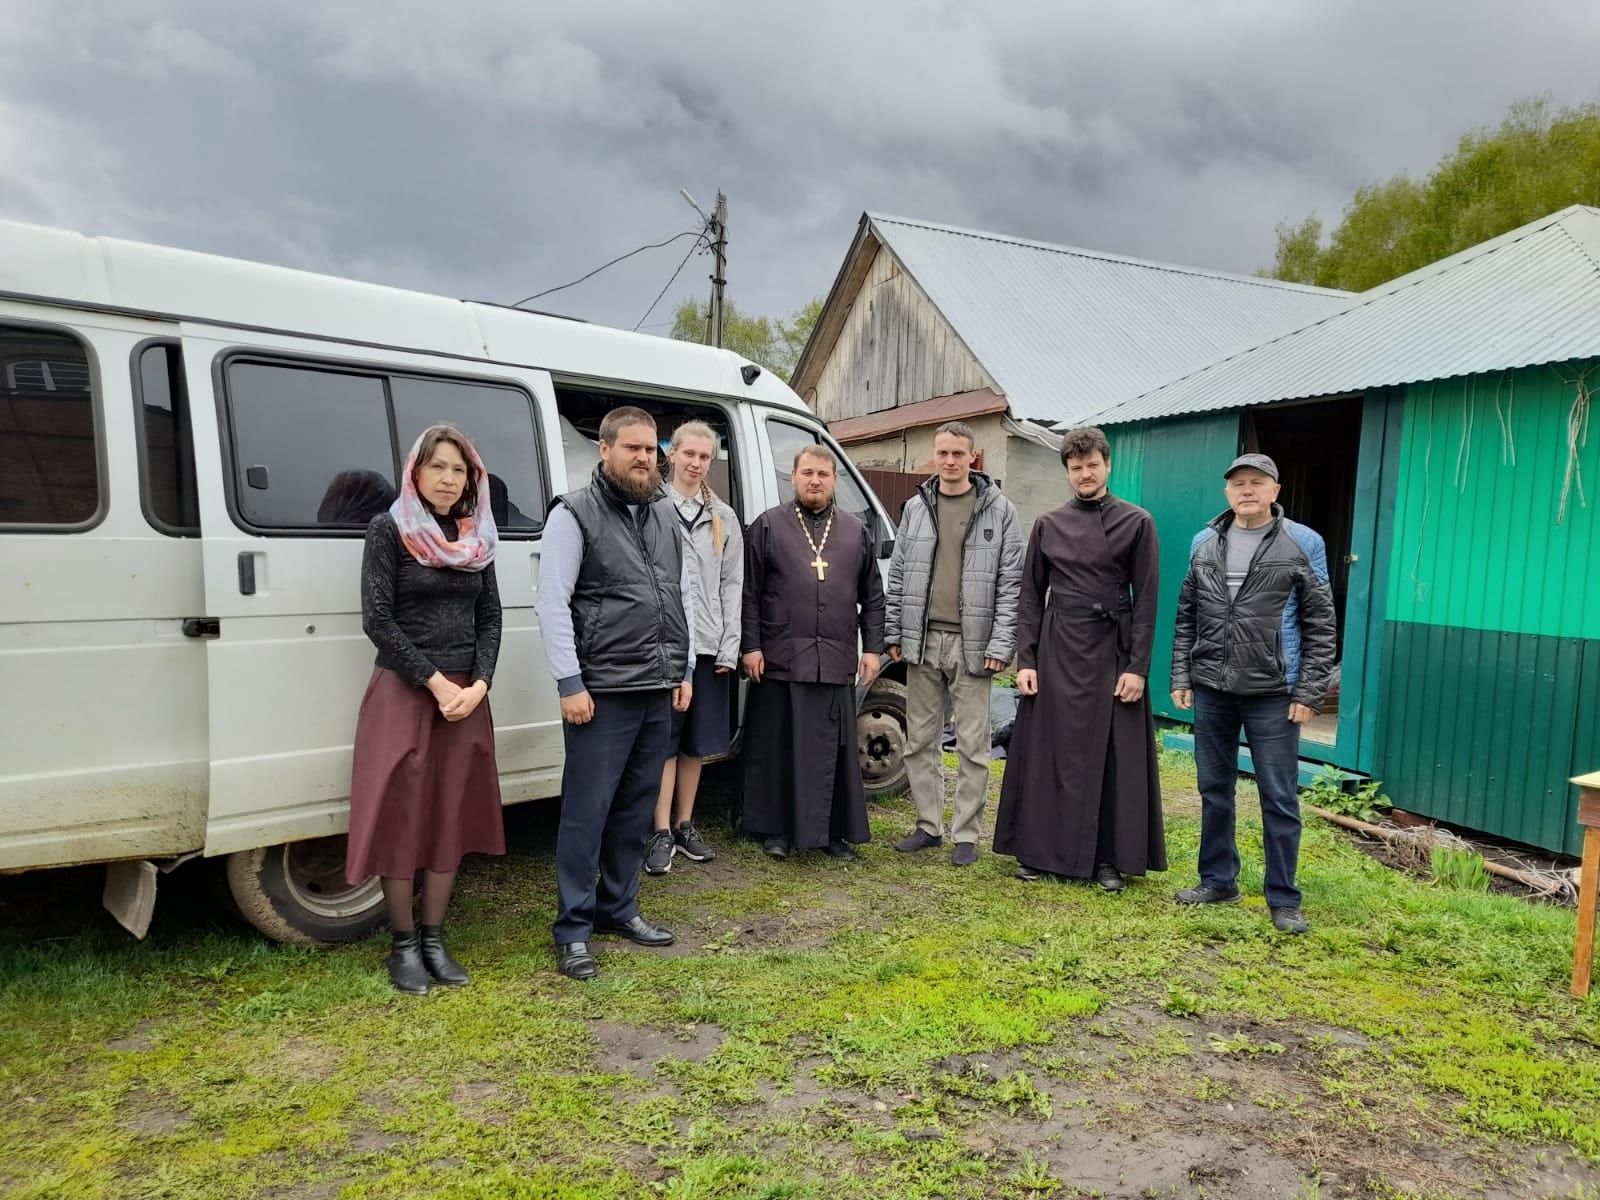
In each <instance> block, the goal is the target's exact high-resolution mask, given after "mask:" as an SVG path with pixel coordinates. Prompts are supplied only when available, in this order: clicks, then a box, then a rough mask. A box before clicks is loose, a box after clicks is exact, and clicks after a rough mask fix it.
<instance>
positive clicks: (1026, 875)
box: [1014, 863, 1045, 883]
mask: <svg viewBox="0 0 1600 1200" xmlns="http://www.w3.org/2000/svg"><path fill="white" fill-rule="evenodd" d="M1014 874H1015V875H1016V877H1017V878H1018V879H1020V880H1022V882H1023V883H1038V882H1039V881H1040V880H1041V879H1043V878H1044V876H1045V873H1044V872H1043V871H1041V870H1039V869H1037V868H1036V867H1030V866H1028V864H1027V863H1018V864H1017V869H1016V871H1015V872H1014Z"/></svg>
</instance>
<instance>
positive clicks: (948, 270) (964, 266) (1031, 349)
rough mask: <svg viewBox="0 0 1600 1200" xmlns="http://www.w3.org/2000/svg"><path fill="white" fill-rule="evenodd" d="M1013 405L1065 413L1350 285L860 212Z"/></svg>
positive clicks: (1262, 333) (1068, 417)
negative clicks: (1328, 285) (1334, 287)
mask: <svg viewBox="0 0 1600 1200" xmlns="http://www.w3.org/2000/svg"><path fill="white" fill-rule="evenodd" d="M867 218H868V220H869V221H870V222H871V226H872V231H873V234H874V235H875V236H876V237H877V238H878V240H879V241H880V242H882V243H883V244H884V245H886V246H887V247H888V248H889V249H890V251H891V252H892V253H893V254H894V256H895V258H896V259H898V260H899V262H900V264H901V266H903V267H904V268H905V269H906V271H908V272H909V273H910V274H911V277H912V278H913V279H915V280H916V281H917V284H918V285H919V286H920V287H921V288H922V289H923V291H925V292H926V293H927V294H928V298H929V300H931V301H932V302H933V304H934V306H935V307H937V308H938V309H939V311H940V312H941V313H942V314H943V315H944V317H945V319H946V320H947V321H949V322H950V325H951V327H952V328H953V329H954V330H955V331H956V333H957V335H958V336H960V338H961V339H962V341H963V342H965V343H966V345H967V348H968V349H969V350H971V351H972V353H973V355H974V357H976V358H977V360H978V361H979V362H980V363H982V364H983V367H984V369H985V370H986V371H988V372H989V374H990V375H992V376H993V377H994V380H995V382H996V383H998V384H999V385H1000V387H1001V389H1002V390H1003V391H1004V392H1005V394H1006V398H1007V399H1008V400H1009V401H1010V402H1011V409H1012V412H1013V413H1014V414H1015V415H1016V416H1018V417H1023V418H1027V419H1030V420H1035V421H1051V422H1066V423H1072V422H1076V421H1078V420H1079V419H1080V418H1082V417H1084V416H1085V415H1086V414H1088V413H1093V412H1099V411H1101V410H1102V409H1105V408H1107V407H1109V406H1110V405H1112V404H1116V403H1119V402H1121V401H1123V400H1127V399H1130V398H1132V397H1135V396H1138V395H1139V394H1140V393H1142V392H1144V391H1146V390H1148V389H1149V388H1151V387H1154V386H1155V385H1157V384H1159V383H1162V382H1165V381H1166V380H1169V379H1171V378H1173V376H1175V375H1177V374H1179V373H1180V372H1182V371H1185V370H1188V369H1189V368H1192V367H1194V366H1195V365H1197V364H1199V363H1202V362H1209V361H1212V360H1213V359H1215V358H1217V357H1219V356H1220V355H1223V354H1227V353H1229V352H1232V351H1235V350H1240V349H1243V348H1245V347H1247V346H1252V345H1256V344H1258V343H1259V342H1261V341H1262V340H1263V339H1264V338H1267V337H1270V336H1272V335H1274V334H1277V333H1281V332H1283V331H1284V330H1287V329H1295V328H1298V327H1299V326H1301V325H1304V324H1305V323H1306V322H1307V321H1309V320H1313V319H1315V318H1318V317H1323V316H1326V315H1327V314H1328V313H1330V312H1335V311H1338V310H1340V309H1343V308H1344V307H1345V306H1346V305H1347V304H1348V303H1349V300H1350V296H1349V293H1347V292H1334V291H1329V290H1327V289H1324V288H1312V287H1305V286H1303V285H1301V284H1293V283H1282V282H1280V281H1278V280H1272V279H1260V278H1255V277H1252V276H1247V275H1227V274H1221V273H1219V272H1215V271H1202V270H1197V269H1195V268H1193V267H1179V266H1172V265H1169V264H1166V263H1157V262H1148V261H1144V260H1141V259H1135V258H1122V257H1118V256H1116V255H1111V254H1101V253H1097V252H1095V251H1092V250H1080V249H1077V248H1075V247H1072V246H1057V245H1052V244H1051V243H1049V242H1032V241H1024V240H1023V239H1020V238H1011V237H1004V236H1002V235H1000V234H995V233H983V232H980V231H978V230H971V229H956V228H953V227H951V226H948V225H933V224H929V223H928V222H926V221H913V220H908V219H905V218H902V217H890V216H883V215H880V214H877V213H868V214H867Z"/></svg>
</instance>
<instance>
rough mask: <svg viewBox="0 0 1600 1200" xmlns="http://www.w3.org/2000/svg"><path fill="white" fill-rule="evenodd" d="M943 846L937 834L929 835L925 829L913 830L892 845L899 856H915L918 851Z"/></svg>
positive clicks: (942, 841)
mask: <svg viewBox="0 0 1600 1200" xmlns="http://www.w3.org/2000/svg"><path fill="white" fill-rule="evenodd" d="M942 845H944V839H943V838H942V837H939V836H938V835H937V834H932V833H929V832H928V831H927V830H926V829H921V828H918V829H913V830H912V831H911V832H910V833H908V834H906V836H905V837H903V838H901V839H900V840H899V841H898V842H896V843H895V844H894V848H895V849H896V850H898V851H900V853H901V854H915V853H916V852H917V851H918V850H931V849H933V847H935V846H942Z"/></svg>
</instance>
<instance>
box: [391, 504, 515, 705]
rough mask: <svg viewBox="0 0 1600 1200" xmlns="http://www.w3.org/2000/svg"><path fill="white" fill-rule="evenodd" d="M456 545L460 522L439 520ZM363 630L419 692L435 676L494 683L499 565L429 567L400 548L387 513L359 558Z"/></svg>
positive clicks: (394, 529) (496, 651) (498, 612)
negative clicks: (496, 569)
mask: <svg viewBox="0 0 1600 1200" xmlns="http://www.w3.org/2000/svg"><path fill="white" fill-rule="evenodd" d="M439 526H440V529H441V530H442V531H443V532H444V535H445V537H446V538H448V539H450V540H452V541H453V540H454V539H455V536H456V523H455V522H454V521H453V520H451V519H449V518H448V517H444V518H440V519H439ZM361 628H362V629H363V630H364V631H365V632H366V635H367V637H369V638H371V639H372V644H373V645H375V646H377V648H378V660H377V665H378V666H380V667H384V668H387V669H388V670H390V671H394V672H396V673H397V674H398V675H399V676H400V677H401V678H402V679H404V680H405V681H406V682H407V683H409V684H411V685H412V686H413V687H422V686H423V685H424V684H426V683H427V682H428V680H429V679H430V678H432V676H433V673H434V672H435V671H441V672H443V673H444V674H446V675H470V676H471V677H472V678H473V680H474V681H476V680H479V679H481V680H483V681H484V682H485V683H493V681H494V666H495V660H496V659H498V658H499V657H500V590H499V588H498V586H497V585H496V583H495V577H494V564H493V563H490V564H489V565H488V566H487V567H486V568H484V569H483V570H482V571H458V570H456V569H454V568H453V567H425V566H423V565H422V564H421V563H419V562H418V561H417V560H416V559H414V558H412V557H411V554H410V552H409V551H407V550H406V548H405V547H404V546H403V545H401V543H400V530H399V528H398V527H397V526H396V525H395V523H394V518H393V517H391V516H390V515H389V514H388V513H379V514H378V515H377V516H375V517H373V518H372V521H371V523H370V524H368V525H367V545H366V551H365V553H363V555H362V557H361Z"/></svg>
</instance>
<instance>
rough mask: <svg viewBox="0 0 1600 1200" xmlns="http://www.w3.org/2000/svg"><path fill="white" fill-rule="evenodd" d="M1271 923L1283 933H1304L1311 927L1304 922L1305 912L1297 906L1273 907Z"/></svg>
mask: <svg viewBox="0 0 1600 1200" xmlns="http://www.w3.org/2000/svg"><path fill="white" fill-rule="evenodd" d="M1272 923H1273V925H1275V926H1277V928H1278V929H1279V930H1280V931H1281V932H1283V933H1304V932H1306V930H1308V929H1310V928H1311V926H1310V925H1307V924H1306V918H1305V914H1304V913H1302V912H1301V911H1300V910H1299V909H1298V908H1275V909H1273V910H1272Z"/></svg>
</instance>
